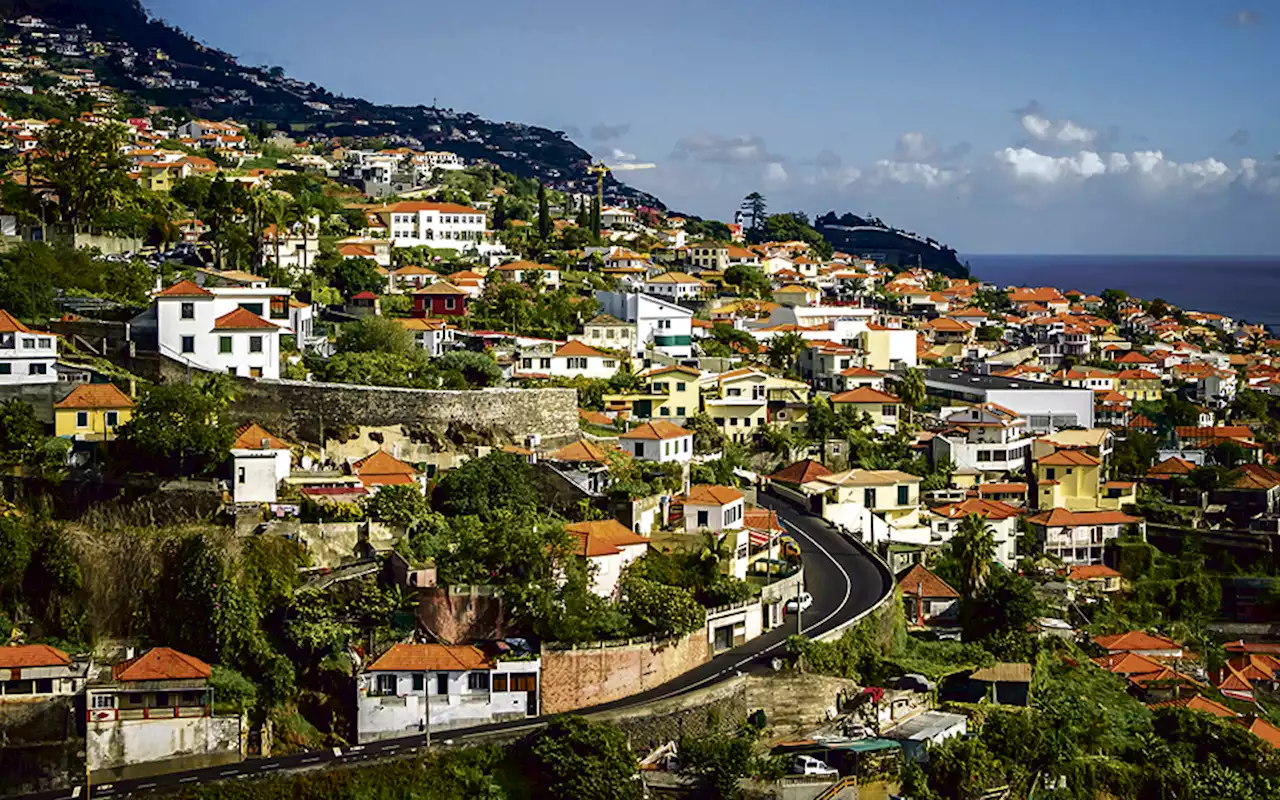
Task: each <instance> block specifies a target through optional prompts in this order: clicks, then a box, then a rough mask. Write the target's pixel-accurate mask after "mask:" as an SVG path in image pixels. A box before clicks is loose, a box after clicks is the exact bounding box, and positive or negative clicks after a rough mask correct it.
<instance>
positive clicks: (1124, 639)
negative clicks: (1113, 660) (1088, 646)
mask: <svg viewBox="0 0 1280 800" xmlns="http://www.w3.org/2000/svg"><path fill="white" fill-rule="evenodd" d="M1093 642H1094V644H1096V645H1098V646H1099V647H1101V648H1102V649H1103V650H1110V651H1112V652H1115V651H1117V650H1181V649H1182V645H1180V644H1178V643H1177V642H1175V641H1173V640H1172V639H1166V638H1165V637H1163V636H1155V635H1153V634H1150V633H1147V632H1145V631H1129V632H1128V633H1117V634H1115V635H1112V636H1097V637H1094V640H1093Z"/></svg>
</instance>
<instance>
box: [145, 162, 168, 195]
mask: <svg viewBox="0 0 1280 800" xmlns="http://www.w3.org/2000/svg"><path fill="white" fill-rule="evenodd" d="M176 168H177V164H168V163H165V162H162V161H154V162H146V163H143V164H139V165H138V183H139V185H141V186H142V188H144V189H148V190H150V191H153V192H167V191H169V190H170V189H172V188H173V177H174V174H173V173H174V170H175V169H176Z"/></svg>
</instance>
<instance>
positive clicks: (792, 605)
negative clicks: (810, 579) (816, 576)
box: [786, 592, 813, 614]
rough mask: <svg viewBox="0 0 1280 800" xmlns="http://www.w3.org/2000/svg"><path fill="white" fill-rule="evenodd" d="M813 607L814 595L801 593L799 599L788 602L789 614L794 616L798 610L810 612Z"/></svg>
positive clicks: (787, 609)
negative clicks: (810, 607)
mask: <svg viewBox="0 0 1280 800" xmlns="http://www.w3.org/2000/svg"><path fill="white" fill-rule="evenodd" d="M811 605H813V595H811V594H809V593H808V592H801V593H800V597H799V598H798V599H797V598H795V597H793V598H791V599H790V600H788V601H787V605H786V611H787V613H788V614H794V613H796V611H797V610H800V611H808V610H809V606H811Z"/></svg>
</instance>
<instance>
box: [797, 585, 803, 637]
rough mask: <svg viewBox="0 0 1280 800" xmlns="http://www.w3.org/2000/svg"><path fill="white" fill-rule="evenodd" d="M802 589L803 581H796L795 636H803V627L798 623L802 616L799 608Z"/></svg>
mask: <svg viewBox="0 0 1280 800" xmlns="http://www.w3.org/2000/svg"><path fill="white" fill-rule="evenodd" d="M803 589H804V581H796V636H802V635H803V634H804V625H803V624H802V623H801V621H800V617H801V615H803V614H804V611H803V610H802V608H801V606H800V594H801V592H802V591H803Z"/></svg>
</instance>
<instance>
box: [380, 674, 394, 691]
mask: <svg viewBox="0 0 1280 800" xmlns="http://www.w3.org/2000/svg"><path fill="white" fill-rule="evenodd" d="M396 677H397V676H395V675H379V676H378V694H390V695H393V694H395V693H396Z"/></svg>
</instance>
